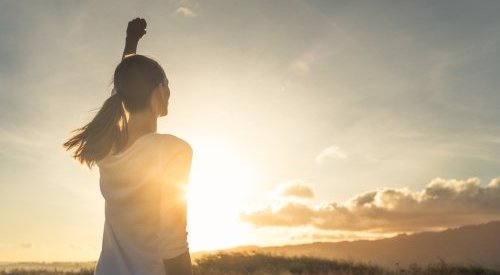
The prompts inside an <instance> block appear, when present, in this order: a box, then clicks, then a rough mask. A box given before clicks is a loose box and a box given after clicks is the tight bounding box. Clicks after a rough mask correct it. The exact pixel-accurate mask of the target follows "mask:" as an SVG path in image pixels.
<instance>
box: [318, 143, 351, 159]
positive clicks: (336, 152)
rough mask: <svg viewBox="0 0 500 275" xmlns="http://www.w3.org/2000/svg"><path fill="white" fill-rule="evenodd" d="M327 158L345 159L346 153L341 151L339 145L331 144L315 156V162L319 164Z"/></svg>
mask: <svg viewBox="0 0 500 275" xmlns="http://www.w3.org/2000/svg"><path fill="white" fill-rule="evenodd" d="M327 158H336V159H346V158H347V153H346V152H344V151H342V150H341V149H340V148H339V147H337V146H335V145H333V146H330V147H327V148H325V149H323V151H321V152H320V153H319V154H318V155H317V156H316V158H315V161H316V163H318V164H321V163H323V162H324V161H325V159H327Z"/></svg>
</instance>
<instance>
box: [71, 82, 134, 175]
mask: <svg viewBox="0 0 500 275" xmlns="http://www.w3.org/2000/svg"><path fill="white" fill-rule="evenodd" d="M113 92H114V93H113V94H112V95H111V96H110V97H109V98H108V99H106V101H105V102H104V104H103V105H102V107H101V109H100V110H99V112H98V113H97V115H96V116H95V117H94V119H92V121H91V122H89V123H88V124H87V125H85V126H83V127H81V128H78V129H76V130H73V131H72V132H75V131H78V134H76V135H74V136H73V137H71V138H70V139H69V140H68V141H66V142H65V143H64V144H63V146H64V147H65V149H66V151H68V150H70V149H71V148H73V147H76V148H77V149H76V151H75V153H74V155H73V158H75V159H76V160H77V161H78V162H80V163H81V164H86V165H87V166H88V167H89V169H91V168H92V166H93V165H94V164H95V163H96V162H97V161H99V160H101V159H103V158H104V157H106V156H107V155H108V154H109V153H110V151H111V150H112V149H113V147H114V153H117V152H119V151H120V150H121V149H122V148H123V147H124V146H125V144H127V141H128V134H127V117H126V111H125V108H124V106H123V102H122V96H121V95H120V94H119V93H117V92H116V91H115V90H113Z"/></svg>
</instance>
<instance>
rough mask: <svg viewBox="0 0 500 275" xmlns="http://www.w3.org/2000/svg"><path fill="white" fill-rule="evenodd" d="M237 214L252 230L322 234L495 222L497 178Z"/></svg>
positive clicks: (499, 200)
mask: <svg viewBox="0 0 500 275" xmlns="http://www.w3.org/2000/svg"><path fill="white" fill-rule="evenodd" d="M273 206H274V207H271V206H267V207H264V208H261V209H257V210H254V211H250V212H245V213H241V215H240V218H241V219H242V220H243V221H246V222H249V223H252V224H253V225H255V226H257V227H265V226H288V227H293V226H306V225H310V226H313V227H315V228H318V229H323V230H347V231H367V232H385V233H388V232H402V231H406V232H415V231H422V230H433V229H442V228H445V227H454V226H460V225H464V224H471V223H481V222H487V221H490V220H494V219H500V177H499V178H496V179H493V180H492V181H491V182H490V183H489V184H488V185H487V186H485V187H482V186H481V185H480V181H479V179H478V178H470V179H467V180H455V179H451V180H445V179H441V178H436V179H434V180H432V181H431V182H430V183H429V184H428V185H427V186H426V187H425V188H424V189H423V190H421V191H410V190H409V189H407V188H401V189H389V188H382V189H379V190H376V191H372V192H366V193H363V194H360V195H357V196H355V197H353V198H351V199H350V200H348V201H347V202H345V203H343V204H339V203H336V202H329V203H320V204H317V205H309V204H306V203H301V202H297V201H291V202H287V203H282V204H281V205H279V206H278V207H276V204H273Z"/></svg>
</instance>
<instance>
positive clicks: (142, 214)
mask: <svg viewBox="0 0 500 275" xmlns="http://www.w3.org/2000/svg"><path fill="white" fill-rule="evenodd" d="M192 154H193V151H192V148H191V146H190V145H189V144H188V143H187V142H186V141H184V140H183V139H181V138H178V137H176V136H174V135H170V134H158V133H149V134H146V135H143V136H141V137H139V138H138V139H137V140H136V141H135V142H134V143H133V144H132V145H131V146H130V147H129V148H127V149H126V150H125V151H123V152H121V153H119V154H117V155H108V156H107V157H106V158H104V159H102V160H100V161H98V162H97V165H98V167H99V173H100V189H101V194H102V196H103V197H104V200H105V222H104V232H103V240H102V250H101V253H100V256H99V260H98V261H97V265H96V268H95V273H94V274H95V275H139V274H140V275H149V274H151V275H164V274H165V271H164V268H163V263H162V260H163V259H170V258H174V257H176V256H178V255H180V254H182V253H184V252H189V248H188V242H187V230H186V226H187V222H186V216H187V204H186V187H187V184H188V181H189V174H190V170H191V160H192Z"/></svg>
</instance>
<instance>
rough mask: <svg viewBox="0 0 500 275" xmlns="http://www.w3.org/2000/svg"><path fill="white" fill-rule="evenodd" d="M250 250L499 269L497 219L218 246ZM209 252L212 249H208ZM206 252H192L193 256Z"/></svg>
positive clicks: (387, 263) (382, 262)
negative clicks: (381, 234) (380, 235)
mask: <svg viewBox="0 0 500 275" xmlns="http://www.w3.org/2000/svg"><path fill="white" fill-rule="evenodd" d="M219 251H227V252H242V251H254V252H263V253H271V254H275V255H282V256H313V257H319V258H326V259H345V260H353V261H358V262H365V263H374V264H379V265H382V266H385V267H394V266H395V265H396V264H398V265H399V266H401V267H403V266H408V265H409V264H411V263H417V264H419V265H426V264H428V263H431V262H439V261H444V262H446V263H450V264H473V265H479V266H483V267H487V268H492V269H496V270H500V221H492V222H489V223H486V224H479V225H467V226H462V227H458V228H450V229H447V230H444V231H440V232H422V233H415V234H411V235H408V234H402V235H398V236H396V237H392V238H385V239H379V240H358V241H342V242H326V243H324V242H316V243H308V244H300V245H285V246H273V247H259V246H242V247H235V248H231V249H225V250H219ZM212 253H213V252H212ZM205 254H210V253H207V252H198V253H192V258H194V259H196V258H199V257H201V256H203V255H205Z"/></svg>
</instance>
